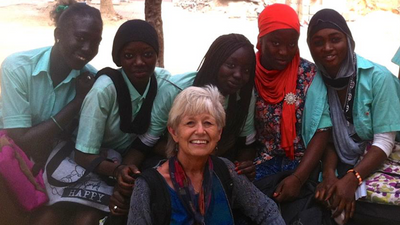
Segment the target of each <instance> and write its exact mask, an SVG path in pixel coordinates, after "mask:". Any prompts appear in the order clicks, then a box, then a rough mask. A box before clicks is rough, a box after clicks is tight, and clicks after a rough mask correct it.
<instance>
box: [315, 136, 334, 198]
mask: <svg viewBox="0 0 400 225" xmlns="http://www.w3.org/2000/svg"><path fill="white" fill-rule="evenodd" d="M337 163H338V156H337V155H336V152H335V147H334V146H333V143H328V145H327V146H326V151H325V153H324V155H323V158H322V178H323V180H322V182H321V183H320V184H318V186H317V190H316V192H315V198H316V199H317V200H318V201H320V202H321V203H323V204H325V203H326V202H325V199H326V194H327V192H328V190H329V188H330V187H331V186H332V185H333V184H334V183H336V182H337V181H338V180H339V179H338V178H337V177H336V174H335V170H336V167H337Z"/></svg>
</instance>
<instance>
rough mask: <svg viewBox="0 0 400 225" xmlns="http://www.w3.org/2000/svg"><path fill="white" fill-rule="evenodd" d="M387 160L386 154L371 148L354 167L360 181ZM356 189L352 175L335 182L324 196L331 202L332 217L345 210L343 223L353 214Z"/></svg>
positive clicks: (355, 180)
mask: <svg viewBox="0 0 400 225" xmlns="http://www.w3.org/2000/svg"><path fill="white" fill-rule="evenodd" d="M386 158H387V156H386V154H385V153H384V152H383V151H382V150H381V149H380V148H378V147H376V146H372V147H371V149H370V150H369V151H368V152H367V154H366V155H365V156H364V158H363V159H362V160H361V161H360V163H359V164H358V165H357V166H356V167H354V170H355V171H357V172H358V173H359V174H360V176H361V178H362V179H365V178H366V177H367V176H368V175H370V174H371V173H372V172H373V171H374V170H375V169H377V168H378V167H379V166H380V165H381V164H382V163H383V161H385V159H386ZM357 187H358V179H357V178H356V176H355V175H354V174H353V173H348V174H346V175H345V176H344V177H343V178H341V179H340V180H339V181H337V182H336V183H335V184H334V185H333V186H332V187H331V188H330V189H329V190H328V193H327V194H326V199H325V200H330V201H331V202H332V204H331V208H332V209H336V208H337V210H336V212H335V213H334V214H333V215H332V216H333V217H336V216H338V215H339V214H340V213H341V212H342V211H343V210H345V220H344V221H345V222H347V221H348V219H349V218H351V217H352V216H353V214H354V206H355V204H354V193H355V191H356V190H357Z"/></svg>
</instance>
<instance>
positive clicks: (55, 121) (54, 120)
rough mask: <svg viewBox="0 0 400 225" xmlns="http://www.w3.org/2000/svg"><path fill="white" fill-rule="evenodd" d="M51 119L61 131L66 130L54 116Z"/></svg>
mask: <svg viewBox="0 0 400 225" xmlns="http://www.w3.org/2000/svg"><path fill="white" fill-rule="evenodd" d="M50 118H51V119H52V120H53V122H54V123H55V124H56V125H57V127H58V128H60V130H61V131H64V128H62V126H61V125H60V124H59V123H58V122H57V120H56V119H55V118H54V117H53V116H50Z"/></svg>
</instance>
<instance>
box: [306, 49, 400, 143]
mask: <svg viewBox="0 0 400 225" xmlns="http://www.w3.org/2000/svg"><path fill="white" fill-rule="evenodd" d="M321 76H322V75H321V74H320V72H318V74H317V75H316V77H315V78H314V81H313V83H312V85H311V86H310V89H309V91H308V93H307V97H306V109H307V108H308V110H307V114H306V113H304V117H303V119H304V123H303V130H304V131H306V132H304V134H303V135H304V136H303V138H304V141H307V143H308V142H309V141H310V140H311V138H312V136H313V135H314V134H313V133H312V132H313V131H314V129H312V127H315V124H318V123H323V120H324V118H325V117H324V116H325V114H326V111H324V110H320V109H329V106H328V105H327V104H328V101H327V90H326V87H325V84H324V82H323V80H322V78H321ZM316 78H317V79H316ZM399 93H400V82H399V80H398V79H397V78H396V77H395V76H393V75H392V74H391V73H390V72H389V71H388V70H387V69H386V68H385V67H383V66H381V65H378V64H376V63H373V62H371V61H369V60H367V59H364V58H362V57H361V56H358V55H357V86H356V92H355V97H354V102H353V122H354V127H355V130H356V132H357V134H358V136H359V137H360V138H361V139H362V140H372V139H373V136H374V134H379V133H386V132H393V131H400V113H399V112H400V98H399Z"/></svg>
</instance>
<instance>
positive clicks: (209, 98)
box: [166, 85, 225, 157]
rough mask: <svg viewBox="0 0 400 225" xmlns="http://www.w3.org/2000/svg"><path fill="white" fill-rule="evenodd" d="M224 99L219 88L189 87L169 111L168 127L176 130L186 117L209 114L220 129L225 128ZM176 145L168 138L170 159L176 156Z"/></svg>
mask: <svg viewBox="0 0 400 225" xmlns="http://www.w3.org/2000/svg"><path fill="white" fill-rule="evenodd" d="M223 101H224V97H223V96H222V95H221V93H220V92H219V91H218V88H217V87H215V86H212V85H207V86H205V87H194V86H192V87H188V88H186V89H185V90H183V91H182V92H181V93H179V94H178V95H177V96H176V98H175V100H174V103H173V104H172V108H171V110H170V111H169V115H168V123H167V126H168V127H171V128H172V129H174V130H176V129H177V127H178V125H179V123H180V122H181V120H182V118H183V117H185V116H192V115H198V114H202V113H208V114H210V115H211V116H213V117H214V118H215V120H216V123H217V126H218V128H219V129H222V128H223V127H224V126H225V110H224V107H223V105H222V104H223ZM175 148H176V143H175V141H174V140H173V139H172V137H171V135H170V134H169V136H168V143H167V146H166V153H167V156H168V157H171V156H174V155H176V151H175Z"/></svg>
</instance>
